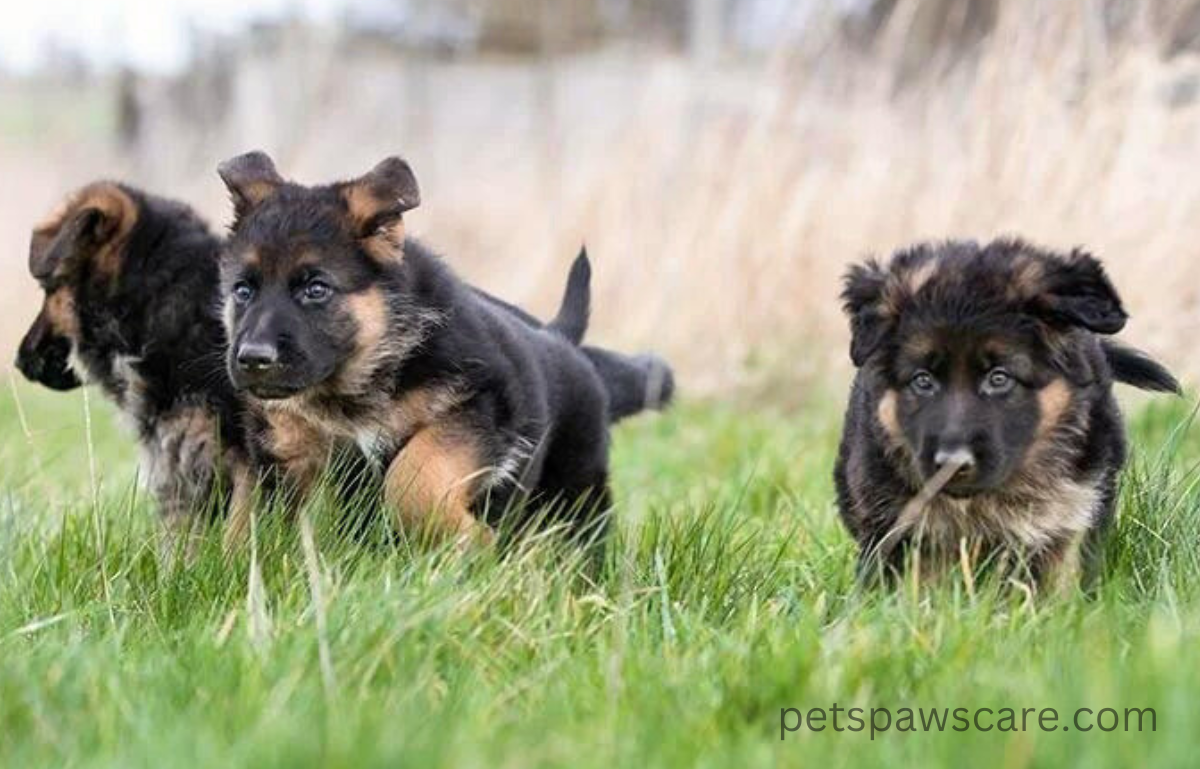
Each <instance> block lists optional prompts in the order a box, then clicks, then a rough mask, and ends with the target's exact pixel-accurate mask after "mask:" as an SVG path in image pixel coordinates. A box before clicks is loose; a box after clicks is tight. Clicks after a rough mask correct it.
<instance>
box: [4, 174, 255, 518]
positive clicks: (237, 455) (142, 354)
mask: <svg viewBox="0 0 1200 769" xmlns="http://www.w3.org/2000/svg"><path fill="white" fill-rule="evenodd" d="M220 246H221V241H220V239H219V238H218V237H217V236H216V235H214V234H213V233H212V232H211V231H210V230H209V228H208V226H207V225H206V224H205V223H204V222H203V221H202V220H201V219H200V218H199V217H198V216H196V214H195V213H194V212H193V211H192V210H191V209H190V208H188V207H187V206H186V205H184V204H182V203H178V202H175V201H171V200H166V199H163V198H159V197H155V196H152V195H147V194H145V193H143V192H140V191H138V190H136V189H134V188H132V187H128V186H126V185H123V184H117V183H114V182H97V183H94V184H90V185H88V186H86V187H84V188H82V189H80V190H78V191H76V192H75V193H74V194H72V195H70V196H69V197H68V198H67V199H66V201H65V202H64V203H63V204H62V205H61V206H60V207H59V208H58V210H56V211H55V212H54V213H53V214H52V215H51V216H49V217H48V218H47V219H46V221H45V222H44V223H43V224H41V225H38V226H37V227H36V228H35V229H34V231H33V236H32V238H31V242H30V248H29V270H30V272H31V273H32V275H33V277H34V278H35V279H37V281H38V283H39V284H40V285H41V288H42V290H43V291H44V292H45V298H44V301H43V304H42V310H41V312H40V313H39V314H38V316H37V318H36V319H35V320H34V322H33V325H32V326H31V327H30V329H29V331H28V332H27V333H26V335H25V338H24V340H23V341H22V342H21V346H20V350H19V352H18V355H17V367H18V368H19V369H20V370H21V372H22V373H23V374H24V375H25V376H26V377H27V378H29V379H30V380H32V381H35V382H40V383H42V384H44V385H46V386H47V387H50V388H53V389H55V390H70V389H72V388H75V387H78V386H80V385H81V384H84V383H95V384H97V385H99V387H100V388H101V389H102V390H103V391H104V393H105V395H107V396H108V397H109V398H111V399H112V400H113V401H114V402H115V403H116V404H117V406H118V408H119V409H120V410H121V412H122V414H123V415H124V416H125V417H127V418H128V420H129V421H130V422H131V423H132V425H133V426H134V429H135V430H136V431H137V436H138V440H139V442H140V445H141V448H142V454H143V461H142V473H143V476H144V479H145V480H146V482H147V483H148V485H149V487H150V488H151V490H152V492H153V493H154V495H155V497H156V499H157V501H158V504H159V506H160V509H161V512H162V515H163V517H164V520H165V522H166V523H167V525H168V527H169V529H171V530H176V531H177V530H179V529H180V528H181V527H182V528H186V527H188V526H190V524H191V522H192V520H193V518H194V516H195V514H196V513H198V512H200V511H201V510H214V511H222V512H223V511H224V510H226V509H227V508H228V506H229V505H230V503H231V502H232V503H233V506H234V507H235V508H237V509H238V510H241V511H244V510H245V504H246V503H247V502H248V497H249V492H250V488H251V485H252V484H251V478H250V476H249V464H248V458H249V454H248V450H249V440H248V436H247V434H246V432H245V429H244V422H245V420H244V417H245V413H244V407H243V405H242V401H241V399H240V398H239V397H238V395H237V393H236V392H235V390H234V388H233V385H232V383H231V382H230V380H229V377H228V374H227V373H226V370H225V366H224V349H225V332H224V328H223V327H222V325H221V320H220V317H219V312H217V311H216V309H215V308H216V307H217V305H218V293H217V289H218V286H219V280H218V252H219V249H220ZM231 498H232V499H231ZM235 517H236V516H235ZM243 523H244V520H242V519H241V518H239V520H238V521H237V522H236V524H235V525H239V526H240V525H241V524H243Z"/></svg>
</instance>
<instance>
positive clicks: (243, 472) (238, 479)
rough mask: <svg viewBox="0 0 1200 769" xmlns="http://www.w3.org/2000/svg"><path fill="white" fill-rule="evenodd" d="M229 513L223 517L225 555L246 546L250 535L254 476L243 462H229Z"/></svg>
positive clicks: (222, 540)
mask: <svg viewBox="0 0 1200 769" xmlns="http://www.w3.org/2000/svg"><path fill="white" fill-rule="evenodd" d="M230 465H231V467H232V469H231V471H230V475H231V476H232V477H231V479H230V483H232V484H233V488H232V491H231V493H230V496H229V512H228V514H227V515H226V517H225V530H224V532H223V534H222V537H221V544H222V547H223V548H224V551H225V555H232V554H233V552H234V551H235V550H238V549H240V548H241V547H243V546H244V545H245V544H246V540H247V539H248V538H249V535H250V516H252V515H253V514H254V501H255V500H254V474H253V473H252V472H250V468H249V467H247V466H246V464H245V463H244V462H231V463H230Z"/></svg>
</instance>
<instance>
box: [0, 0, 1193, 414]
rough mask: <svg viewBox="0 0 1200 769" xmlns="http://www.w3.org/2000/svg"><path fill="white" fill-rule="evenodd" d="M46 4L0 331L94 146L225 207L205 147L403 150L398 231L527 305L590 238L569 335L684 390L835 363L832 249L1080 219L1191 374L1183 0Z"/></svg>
mask: <svg viewBox="0 0 1200 769" xmlns="http://www.w3.org/2000/svg"><path fill="white" fill-rule="evenodd" d="M60 6H61V7H60ZM72 7H73V6H72V5H71V4H70V3H65V4H64V3H63V2H57V1H51V2H48V3H46V4H45V8H41V9H40V10H39V7H38V6H31V7H30V8H28V9H22V10H16V11H14V18H15V19H16V20H17V21H20V20H21V19H23V18H25V17H29V18H34V20H35V22H36V21H37V19H40V22H38V23H40V26H37V27H36V32H37V34H33V33H32V32H31V31H24V32H23V31H22V30H21V29H20V25H19V24H18V25H17V27H15V28H10V32H9V33H0V35H2V37H0V40H5V41H7V44H8V45H10V50H9V51H7V52H6V51H4V50H3V49H2V48H0V61H2V62H4V63H5V67H6V72H5V74H3V76H0V94H2V96H0V178H3V179H4V184H3V185H0V301H3V302H4V306H5V307H7V308H9V311H7V312H5V313H4V316H3V318H2V319H0V339H2V340H3V343H4V345H5V346H6V348H7V349H9V350H14V349H15V345H16V342H17V340H18V339H19V336H20V334H21V333H22V331H23V330H24V327H25V326H26V324H27V323H28V321H29V320H30V319H31V318H32V314H33V312H34V309H35V306H36V303H37V302H38V300H39V297H38V292H37V290H36V288H35V286H34V284H33V282H32V280H31V279H30V278H29V277H28V276H27V274H26V268H25V260H26V254H27V241H28V232H29V228H30V226H31V225H32V224H33V223H34V222H36V221H37V220H38V219H39V218H40V217H41V216H42V215H43V214H44V213H46V212H47V211H48V210H49V209H50V208H51V207H52V206H53V205H54V203H55V202H57V200H58V199H59V198H60V196H62V195H63V194H64V193H65V192H67V191H68V190H70V189H71V188H73V187H75V186H77V185H79V184H81V183H83V182H86V181H88V180H90V179H92V178H95V177H97V176H106V177H115V178H119V179H124V180H128V181H130V182H132V183H134V184H137V185H140V186H143V187H146V188H148V189H150V190H152V191H155V192H158V193H161V194H165V195H170V196H175V197H180V198H183V199H185V200H187V201H189V202H191V203H192V204H194V205H195V206H196V207H198V208H199V209H200V210H201V211H202V212H203V213H204V214H205V215H206V216H207V217H208V218H209V219H210V221H212V222H213V223H214V224H215V225H217V226H223V225H224V223H225V222H226V221H227V218H228V206H227V203H226V201H225V194H224V190H223V188H222V187H221V185H220V183H219V181H218V180H217V177H216V175H215V173H214V168H215V166H216V164H217V163H218V162H219V161H220V160H222V159H224V158H225V157H227V156H230V155H232V154H235V153H238V152H241V151H243V150H246V149H250V148H263V149H266V150H268V151H269V152H270V153H272V154H273V155H274V157H275V158H276V160H277V161H278V163H279V165H280V167H281V169H283V170H284V172H285V173H286V174H288V175H291V176H292V177H293V178H295V179H297V180H300V181H310V182H316V181H324V180H330V179H333V178H344V177H349V176H353V175H356V174H358V173H361V172H363V171H365V170H366V169H368V168H369V167H370V166H371V165H373V164H374V163H375V162H376V161H377V160H379V159H380V158H382V157H383V156H385V155H387V154H392V153H400V154H403V155H404V156H406V157H407V158H408V159H409V160H410V161H411V162H412V164H413V166H414V168H415V170H416V171H417V174H418V177H419V179H420V181H421V184H422V187H423V192H424V204H423V205H422V207H421V208H420V209H418V210H417V211H415V212H414V213H413V214H412V215H411V217H410V229H411V230H412V231H414V232H416V233H417V234H418V235H420V236H422V237H424V238H425V239H426V240H427V241H429V242H430V243H431V244H432V245H434V246H435V247H437V248H438V249H439V250H441V251H442V252H444V253H445V254H446V255H447V256H448V257H449V259H450V260H451V262H452V263H453V264H454V265H456V266H457V267H458V268H459V269H460V270H461V272H463V273H464V274H465V275H466V276H467V277H469V278H470V279H472V280H474V281H475V282H478V283H479V284H481V285H484V286H486V287H488V288H489V289H491V290H493V291H495V292H497V293H499V294H501V295H502V296H505V297H507V298H510V299H513V300H516V301H519V302H521V303H524V304H527V305H528V306H530V307H532V308H533V309H535V310H537V311H539V312H541V313H543V314H545V313H548V312H549V311H550V310H551V308H552V307H553V305H554V302H555V299H556V296H557V294H558V291H559V290H560V286H561V282H562V280H563V277H564V274H565V271H566V266H567V264H568V261H569V258H570V257H571V256H572V255H573V254H574V252H575V250H576V249H577V248H578V247H579V244H580V243H581V242H584V241H586V243H587V245H588V247H589V250H590V251H591V253H592V254H593V258H594V260H595V262H596V267H597V269H596V297H595V308H596V315H595V323H594V326H593V329H594V332H593V338H594V339H597V340H601V341H605V342H608V343H611V344H616V345H620V346H623V347H654V348H658V349H660V350H662V351H663V352H664V353H666V354H667V355H668V356H670V357H671V358H672V359H673V360H674V361H675V362H676V364H677V366H678V368H679V369H680V371H681V376H682V381H683V382H684V384H685V386H686V387H687V388H688V390H689V391H690V392H692V393H700V394H709V393H729V392H733V391H739V392H746V391H755V392H758V393H763V394H768V395H772V396H777V397H778V398H780V399H782V400H787V399H791V398H794V397H796V396H798V395H803V393H804V392H805V391H806V390H807V389H810V388H812V387H814V386H819V385H820V383H822V382H826V381H829V380H830V379H831V378H832V379H833V381H837V378H838V377H840V376H842V375H843V374H844V373H845V372H846V370H847V368H848V362H846V361H845V358H846V355H845V345H844V340H845V336H846V334H845V324H844V322H843V319H842V317H841V315H840V311H839V307H838V302H837V298H836V295H837V291H838V285H837V280H838V276H839V275H840V273H841V271H842V270H843V268H844V266H845V264H846V263H847V262H848V261H850V260H852V259H855V258H858V257H860V256H862V255H864V254H868V253H886V252H888V251H890V250H891V249H893V248H895V247H898V246H900V245H903V244H905V243H907V242H909V241H912V240H914V239H922V238H940V237H947V236H955V237H975V238H988V237H991V236H994V235H997V234H1004V233H1020V234H1023V235H1027V236H1029V237H1030V238H1033V239H1036V240H1038V241H1041V242H1043V243H1045V244H1048V245H1052V246H1057V247H1063V248H1066V247H1070V246H1073V245H1079V244H1085V245H1087V246H1088V247H1090V248H1092V249H1094V250H1095V251H1096V252H1097V253H1098V254H1099V255H1100V256H1102V257H1103V258H1104V259H1105V260H1106V261H1107V263H1108V264H1109V265H1111V268H1112V271H1113V272H1114V273H1115V274H1116V276H1117V279H1118V285H1119V287H1120V288H1121V290H1122V291H1123V293H1124V295H1125V298H1126V300H1127V303H1128V305H1129V309H1130V310H1131V313H1132V315H1133V321H1132V323H1131V324H1130V326H1129V328H1128V330H1127V332H1126V334H1127V338H1128V339H1130V340H1131V341H1133V342H1135V343H1137V344H1139V345H1142V346H1144V347H1146V348H1148V349H1149V350H1151V351H1153V352H1155V353H1157V354H1159V355H1161V356H1163V358H1164V359H1165V360H1166V361H1168V362H1169V363H1170V364H1171V365H1172V366H1174V367H1175V368H1177V369H1180V370H1182V371H1184V372H1185V373H1187V374H1189V375H1191V376H1192V377H1193V378H1194V377H1195V375H1196V374H1200V356H1195V355H1193V354H1191V348H1192V347H1194V344H1193V339H1194V336H1195V334H1196V333H1197V332H1198V331H1200V297H1198V295H1197V294H1198V291H1200V185H1197V184H1195V183H1193V173H1192V169H1193V168H1195V167H1200V2H1197V1H1196V0H1174V1H1173V0H1161V1H1157V2H1151V1H1150V0H1146V1H1141V0H1055V1H1050V0H1046V1H1045V2H1038V3H1002V2H1000V0H791V1H789V0H492V1H491V2H483V1H482V0H443V1H439V0H372V1H370V2H365V3H354V4H342V3H338V2H336V1H333V2H330V1H326V2H317V3H315V4H314V3H311V2H310V3H300V4H296V3H287V2H274V0H250V1H248V2H243V3H239V4H233V3H228V2H224V1H222V2H218V3H216V4H215V6H213V7H214V8H218V9H219V13H217V12H214V11H207V10H205V9H206V6H205V5H202V4H194V3H190V2H189V1H188V0H173V2H167V3H163V4H157V5H155V6H154V9H153V10H150V8H149V7H144V8H139V7H138V6H137V5H136V4H133V3H121V2H118V3H115V4H112V5H111V6H105V5H100V6H97V7H96V8H92V7H90V6H89V7H88V9H87V10H86V11H83V10H81V9H80V8H76V9H75V10H74V11H72ZM47 8H48V9H49V10H47ZM38 14H41V16H38ZM55 14H59V15H60V16H61V18H62V24H61V26H60V27H57V28H56V27H55V26H54V25H53V24H50V25H47V24H46V23H45V22H46V20H47V19H51V20H52V19H54V18H57V17H56V16H55ZM214 15H215V16H219V18H220V23H219V24H213V23H211V21H212V19H213V18H214ZM85 16H86V17H87V18H86V19H84V18H83V17H85ZM10 21H12V19H10ZM26 21H28V19H26ZM31 29H34V28H32V27H31ZM81 29H82V30H84V32H82V33H81V32H80V30H81ZM72 30H74V31H73V32H72ZM18 35H20V37H19V38H18V37H17V36H18ZM18 39H19V41H20V45H19V48H13V47H11V46H13V45H15V43H14V41H16V40H18ZM5 357H6V359H11V356H5ZM8 363H9V360H5V361H4V364H5V365H8Z"/></svg>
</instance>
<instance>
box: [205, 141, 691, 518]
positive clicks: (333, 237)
mask: <svg viewBox="0 0 1200 769" xmlns="http://www.w3.org/2000/svg"><path fill="white" fill-rule="evenodd" d="M220 174H221V177H222V179H223V180H224V181H225V183H226V185H227V186H228V188H229V190H230V192H231V194H232V196H233V200H234V207H235V219H234V223H233V227H232V231H231V235H230V239H229V243H228V245H227V248H226V250H225V256H224V259H223V270H222V272H223V284H224V292H225V296H226V297H227V299H226V310H225V322H226V325H227V328H228V337H229V340H230V347H229V361H228V362H229V368H230V372H231V375H232V378H233V380H234V382H235V383H236V385H237V386H238V387H239V388H242V389H243V390H244V391H245V392H246V393H248V397H250V398H251V399H252V400H253V401H255V402H256V403H258V404H260V405H261V406H262V408H263V413H264V414H265V418H266V429H265V431H264V440H263V441H262V445H261V448H262V453H263V454H264V455H265V456H266V457H268V458H269V461H272V462H277V463H279V465H280V466H281V467H283V468H284V472H285V476H286V477H287V478H288V479H289V480H290V481H291V482H292V484H293V485H295V486H296V487H298V488H300V489H301V490H303V489H304V488H305V487H306V486H307V485H309V484H311V482H312V479H313V477H314V474H315V472H316V471H317V469H318V468H319V467H320V466H321V465H322V463H323V457H322V455H321V452H320V451H319V450H314V448H315V447H320V446H321V445H322V444H324V443H326V442H328V441H329V440H331V439H341V440H346V439H349V440H354V441H356V442H357V443H358V445H359V446H361V447H362V448H363V450H364V451H366V452H367V453H368V454H370V455H371V456H373V457H374V458H375V459H376V460H377V461H378V462H379V464H380V465H381V466H382V467H383V468H385V482H384V485H385V491H384V496H385V502H386V504H387V505H388V507H389V508H390V509H391V510H392V511H393V512H394V513H395V515H396V516H397V518H398V522H399V523H400V524H401V525H402V526H403V527H404V528H406V529H408V530H413V529H427V530H430V531H433V532H435V533H440V534H450V535H452V536H476V535H477V536H479V537H482V538H484V539H487V538H490V537H491V526H489V525H488V524H491V525H496V524H499V523H500V518H501V516H502V515H504V514H506V513H507V512H509V511H510V509H512V507H513V506H512V505H511V504H510V503H511V502H513V501H514V500H515V499H518V498H521V499H526V500H527V501H530V502H532V504H529V505H520V506H517V509H519V510H521V511H523V512H522V515H530V511H532V510H535V509H536V508H537V507H538V506H539V505H540V503H554V504H553V505H550V506H549V508H550V509H551V510H553V513H551V514H550V516H549V518H548V519H546V520H552V521H556V522H561V523H564V524H566V525H567V527H568V528H569V529H571V530H572V531H573V533H574V534H576V535H578V536H579V537H581V538H593V537H595V538H599V537H601V536H602V535H603V532H604V530H605V527H606V525H607V524H606V517H607V508H608V500H609V491H608V440H609V438H608V424H609V421H610V418H619V417H620V416H622V415H623V413H624V412H620V411H619V410H616V409H613V410H612V411H611V412H610V409H611V401H610V397H609V391H608V389H607V388H606V385H605V380H604V379H603V378H602V377H601V375H600V374H598V373H597V368H596V365H594V364H593V362H592V361H591V360H590V359H589V357H588V355H586V354H584V352H583V351H582V350H581V348H580V347H578V345H577V343H578V341H579V340H580V338H581V337H582V333H583V329H584V328H586V301H584V300H586V275H585V274H584V275H580V274H579V273H580V272H586V269H587V265H586V260H584V261H582V262H581V263H580V264H579V265H577V270H576V271H573V276H574V278H573V282H574V283H576V285H579V282H578V281H577V280H575V279H577V278H580V277H582V278H584V280H583V283H582V285H583V288H584V292H583V294H582V295H574V296H576V298H577V299H578V298H579V297H580V296H582V300H580V301H574V300H573V299H572V296H573V294H572V290H571V288H570V287H569V288H568V292H567V296H566V298H565V299H564V307H565V308H566V310H565V312H566V316H563V314H561V313H560V320H559V321H557V322H556V323H552V324H550V325H549V326H547V327H542V326H541V324H540V323H539V322H537V320H536V319H534V318H533V317H532V316H529V315H528V314H526V313H524V312H523V311H521V310H519V309H518V308H515V307H513V306H512V305H509V304H507V303H505V302H502V301H500V300H498V299H495V298H494V297H491V296H489V295H487V294H485V293H483V292H481V291H479V290H477V289H474V288H472V287H470V286H468V285H467V284H465V283H464V282H463V281H461V280H460V279H459V278H457V277H456V276H455V275H454V273H453V272H452V271H451V270H450V268H449V267H448V266H447V265H446V264H445V263H444V262H443V261H442V260H441V259H440V258H438V257H437V256H436V255H434V254H433V253H432V252H430V251H429V250H428V249H427V248H425V247H424V246H423V245H421V244H420V243H418V242H416V241H414V240H412V239H409V238H406V237H405V235H404V224H403V214H404V212H406V211H408V210H410V209H412V208H414V207H415V206H416V205H417V204H418V202H419V193H418V189H417V183H416V179H415V178H414V176H413V174H412V171H411V170H410V169H409V167H408V165H407V164H406V163H405V162H404V161H402V160H399V159H397V158H390V159H388V160H385V161H383V162H382V163H380V164H379V165H378V166H376V168H375V169H373V170H372V171H371V172H370V173H368V174H366V175H365V176H363V177H361V178H359V179H356V180H353V181H349V182H342V183H336V184H329V185H324V186H317V187H304V186H300V185H298V184H294V183H290V182H286V181H284V179H282V178H281V177H280V175H279V174H278V173H277V172H276V170H275V167H274V165H273V164H272V162H271V161H270V159H269V158H268V157H267V156H266V155H264V154H262V153H249V154H247V155H242V156H239V157H237V158H234V159H233V160H230V161H228V162H226V163H224V164H223V165H222V166H221V168H220ZM572 304H575V305H579V306H578V307H576V308H575V310H574V311H572V310H571V309H570V308H571V306H572ZM596 354H597V355H598V359H602V360H603V362H604V365H606V366H611V367H613V368H614V370H615V371H616V373H617V374H619V375H620V376H623V377H624V380H622V382H623V383H618V382H617V377H615V376H614V378H613V379H614V386H616V385H617V384H620V387H622V388H623V390H622V392H624V393H626V394H627V395H629V397H630V398H633V397H634V396H633V395H631V393H632V392H633V391H635V390H638V389H639V385H640V391H641V392H642V393H643V395H642V396H641V400H640V402H639V403H638V404H637V406H638V407H639V408H640V407H644V406H645V405H646V398H645V396H644V393H645V392H646V390H647V389H653V388H648V384H649V380H651V379H654V378H656V377H657V378H659V379H661V380H663V381H665V382H667V383H669V375H666V376H664V372H666V373H667V374H669V371H668V370H667V369H666V368H665V366H663V365H662V364H661V363H660V362H659V361H657V360H656V359H652V358H642V359H634V358H625V357H624V356H620V355H617V354H615V353H609V352H608V351H598V353H596ZM668 386H669V384H668ZM627 410H628V409H627ZM481 519H482V520H481ZM508 522H509V523H515V524H516V527H517V528H520V527H521V525H522V522H521V521H520V520H517V521H512V520H511V519H509V521H508Z"/></svg>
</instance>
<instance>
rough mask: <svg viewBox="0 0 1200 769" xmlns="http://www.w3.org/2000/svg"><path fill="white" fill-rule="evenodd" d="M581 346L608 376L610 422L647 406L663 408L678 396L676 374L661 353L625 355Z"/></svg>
mask: <svg viewBox="0 0 1200 769" xmlns="http://www.w3.org/2000/svg"><path fill="white" fill-rule="evenodd" d="M581 349H582V350H583V354H584V355H586V356H587V358H588V360H590V361H591V362H592V365H593V366H595V368H596V372H597V373H598V374H600V378H601V379H602V380H604V389H605V390H607V391H608V419H609V421H610V422H619V421H621V420H622V419H624V418H625V417H629V416H633V415H634V414H637V413H639V412H641V411H646V410H647V409H649V410H653V411H660V410H662V409H664V408H666V407H667V405H668V404H670V402H671V399H672V398H674V397H675V374H674V373H673V372H672V371H671V367H670V366H669V365H667V362H666V361H665V360H663V359H662V358H660V357H658V356H657V355H653V354H650V353H643V354H642V355H623V354H621V353H619V352H613V351H612V350H605V349H602V348H600V347H590V346H586V345H585V346H584V347H582V348H581Z"/></svg>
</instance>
